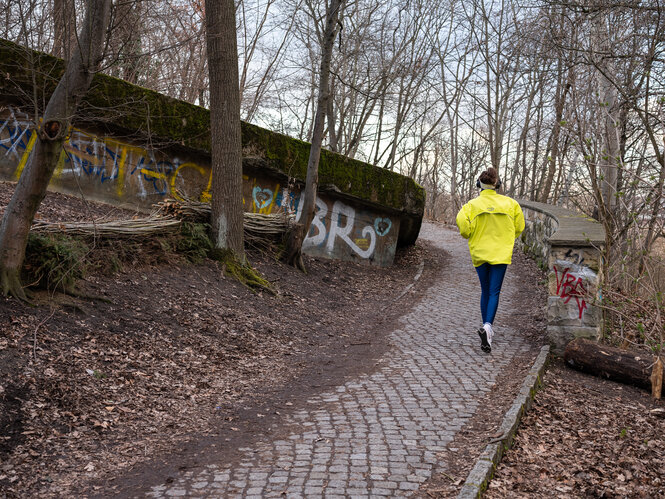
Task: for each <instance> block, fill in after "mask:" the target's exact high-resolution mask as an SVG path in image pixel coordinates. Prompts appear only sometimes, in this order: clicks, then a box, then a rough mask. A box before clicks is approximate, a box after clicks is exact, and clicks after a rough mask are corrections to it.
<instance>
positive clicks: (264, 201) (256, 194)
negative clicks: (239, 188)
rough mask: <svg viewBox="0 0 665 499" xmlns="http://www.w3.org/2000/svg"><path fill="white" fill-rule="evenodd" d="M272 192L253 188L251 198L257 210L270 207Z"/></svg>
mask: <svg viewBox="0 0 665 499" xmlns="http://www.w3.org/2000/svg"><path fill="white" fill-rule="evenodd" d="M272 195H273V192H272V191H271V190H270V189H261V188H260V187H258V186H257V187H254V190H253V191H252V197H253V198H254V204H255V205H256V207H257V208H258V209H259V210H262V209H263V208H267V207H268V206H270V202H271V201H272Z"/></svg>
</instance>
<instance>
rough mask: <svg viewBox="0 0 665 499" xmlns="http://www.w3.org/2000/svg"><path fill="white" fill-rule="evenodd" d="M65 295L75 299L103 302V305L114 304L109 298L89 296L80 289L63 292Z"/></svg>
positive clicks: (69, 289) (68, 289)
mask: <svg viewBox="0 0 665 499" xmlns="http://www.w3.org/2000/svg"><path fill="white" fill-rule="evenodd" d="M63 293H64V294H66V295H69V296H73V297H74V298H80V299H82V300H94V301H101V302H103V303H113V302H112V301H111V300H109V299H108V298H104V297H103V296H98V295H89V294H87V293H82V292H81V291H79V290H78V289H75V288H67V289H65V290H64V291H63Z"/></svg>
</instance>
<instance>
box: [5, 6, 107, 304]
mask: <svg viewBox="0 0 665 499" xmlns="http://www.w3.org/2000/svg"><path fill="white" fill-rule="evenodd" d="M110 9H111V0H91V1H90V2H89V3H88V8H87V9H86V15H85V20H84V22H83V25H82V29H81V34H80V36H79V38H78V40H79V44H78V47H77V50H74V51H73V53H72V58H71V59H70V61H69V63H68V64H67V69H66V70H65V74H64V75H63V76H62V78H61V79H60V82H59V83H58V85H57V87H56V89H55V91H54V92H53V95H52V96H51V98H50V99H49V102H48V105H47V106H46V110H45V111H44V116H43V120H42V123H41V124H40V126H39V129H38V130H37V134H38V135H37V137H38V139H37V142H36V143H35V147H34V149H33V152H32V154H31V155H30V158H29V160H28V163H27V165H26V167H25V168H24V170H23V173H22V174H21V178H20V179H19V182H18V185H17V186H16V189H15V191H14V194H13V195H12V198H11V201H10V202H9V205H8V206H7V208H6V210H5V214H4V216H3V218H2V223H1V224H0V289H1V290H2V293H3V294H4V295H12V296H15V297H17V298H19V299H21V300H25V299H26V295H25V291H24V290H23V287H22V285H21V281H20V275H19V274H20V271H21V266H22V264H23V259H24V257H25V248H26V244H27V241H28V233H29V232H30V226H31V224H32V221H33V219H34V216H35V213H36V212H37V209H38V208H39V205H40V203H41V202H42V199H44V196H45V194H46V188H47V187H48V184H49V181H50V180H51V177H52V175H53V171H54V169H55V166H56V163H57V161H58V157H59V156H60V152H61V151H62V147H63V143H64V140H65V137H66V136H67V133H68V131H69V128H70V123H71V120H72V117H73V116H74V113H75V112H76V109H77V107H78V105H79V102H80V101H81V99H82V97H83V96H84V95H85V93H86V92H87V90H88V88H89V87H90V83H91V82H92V78H93V76H94V75H95V71H96V70H97V68H98V67H99V64H100V62H101V60H102V58H103V49H104V41H105V38H106V31H107V27H108V22H109V14H110Z"/></svg>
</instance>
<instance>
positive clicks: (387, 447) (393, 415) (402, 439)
mask: <svg viewBox="0 0 665 499" xmlns="http://www.w3.org/2000/svg"><path fill="white" fill-rule="evenodd" d="M421 238H422V239H424V240H425V241H427V242H428V244H431V245H432V246H433V247H434V249H435V251H438V252H444V253H445V258H444V260H443V262H442V263H441V264H439V265H436V266H434V267H430V268H429V270H428V271H426V272H427V273H428V274H429V275H430V276H434V277H435V279H433V281H430V283H431V286H429V287H428V289H426V290H420V292H414V293H413V294H412V295H407V296H405V297H404V298H403V299H405V300H406V301H413V302H415V306H414V307H413V309H412V310H410V311H408V310H405V313H404V314H403V315H402V317H401V319H400V321H399V323H398V324H397V327H396V328H395V329H394V330H393V331H392V332H391V333H390V336H389V337H388V341H389V348H388V349H386V350H385V352H383V353H381V354H380V355H376V356H370V357H369V358H367V357H366V358H365V359H363V360H362V361H363V363H364V364H366V369H365V370H364V371H365V372H355V373H347V374H348V375H347V376H345V377H344V376H340V373H339V372H337V375H336V376H335V375H333V376H332V377H331V378H330V380H329V381H330V382H331V383H329V384H327V385H326V384H325V383H321V384H319V383H313V384H312V383H310V385H309V388H311V387H314V388H316V389H317V390H315V391H311V390H307V388H308V387H307V384H306V383H305V384H302V381H304V380H303V379H302V378H301V379H300V380H299V381H300V382H301V383H300V384H297V383H296V384H295V385H292V386H291V388H292V389H293V391H292V392H291V394H290V395H291V398H290V399H289V401H288V402H287V401H286V399H281V403H275V401H274V400H273V401H271V405H270V407H266V408H265V410H263V412H261V413H259V412H258V411H257V412H254V411H255V408H251V409H250V410H249V411H248V412H247V413H246V414H244V415H242V416H241V418H240V420H242V421H243V422H244V423H245V424H246V425H247V426H246V427H245V429H244V435H245V438H233V437H232V436H229V435H232V433H227V432H220V434H219V435H218V436H217V438H214V439H211V440H208V441H207V442H206V448H205V449H204V450H202V451H201V452H200V453H199V454H198V457H197V461H198V462H197V463H195V464H194V463H192V464H193V466H184V467H181V469H179V470H176V469H175V467H174V466H172V467H171V468H170V470H169V473H168V475H167V476H165V475H162V482H161V483H156V482H155V478H158V477H156V476H155V475H154V474H150V475H143V476H142V477H141V476H137V477H135V478H134V480H133V482H132V483H131V484H126V485H130V488H124V489H122V494H121V495H144V494H147V495H148V496H151V497H169V496H188V497H192V496H202V497H203V496H214V497H234V496H238V497H241V496H242V497H279V496H282V495H283V494H286V495H287V496H290V497H312V496H321V495H325V496H326V497H328V496H331V497H335V496H339V497H349V496H352V497H369V496H373V497H374V496H381V495H385V496H406V495H411V494H413V493H414V491H417V490H418V489H420V488H421V487H422V488H423V490H425V489H427V487H431V486H432V484H433V483H436V480H437V477H440V476H442V475H443V474H448V472H449V471H450V470H451V467H452V466H459V462H458V461H459V456H457V459H456V456H455V450H452V449H451V447H452V446H451V443H452V442H453V441H454V440H455V438H456V436H457V435H458V434H460V432H461V431H462V430H463V429H464V428H467V427H468V425H470V424H471V423H472V422H473V417H474V414H476V413H478V412H479V405H480V404H481V403H482V402H487V401H488V400H490V399H493V400H494V406H493V407H491V408H490V412H491V415H492V417H493V418H494V419H496V420H497V422H498V421H500V418H501V416H502V410H503V406H502V404H501V403H500V401H499V400H498V397H496V395H499V394H500V396H501V397H505V398H507V399H508V400H512V395H511V393H510V390H511V389H512V387H511V383H510V382H509V380H510V379H511V378H513V377H514V376H509V374H510V375H512V374H514V373H515V369H516V368H518V367H519V366H520V365H522V364H528V363H529V362H531V361H533V359H534V358H535V355H536V351H537V350H536V347H539V346H540V343H539V342H538V341H537V340H536V341H534V337H529V336H528V335H525V334H523V331H520V328H519V327H518V324H516V323H515V320H514V319H515V315H514V314H512V315H511V313H519V312H520V311H521V310H523V309H522V307H523V306H524V303H523V302H521V301H520V297H521V295H520V291H521V289H520V278H519V275H518V274H516V273H514V272H511V273H509V274H508V277H507V280H506V283H505V288H504V289H505V291H504V295H503V298H502V305H501V312H500V314H499V316H498V319H497V324H499V325H500V326H499V328H498V337H497V338H496V340H495V347H494V349H493V352H492V354H491V355H485V354H483V353H482V352H481V351H480V348H479V340H478V338H477V335H476V334H475V328H476V327H477V323H478V320H477V315H478V312H477V310H476V309H477V308H478V307H477V302H478V290H477V283H476V280H477V278H476V276H475V273H474V271H473V267H472V266H471V265H470V261H469V257H468V251H467V249H466V244H465V242H464V241H463V240H462V239H461V238H459V236H458V235H457V234H456V233H455V232H454V231H452V230H449V229H446V228H443V227H441V226H434V225H426V226H425V227H424V228H423V231H422V233H421ZM425 268H426V269H427V268H428V263H427V262H426V263H425ZM530 291H531V292H532V293H533V290H530ZM394 306H395V307H402V306H405V304H404V303H396V304H395V305H394ZM501 325H502V326H503V327H501ZM501 380H503V381H504V382H505V383H504V384H502V385H500V386H497V383H498V382H499V381H501ZM303 388H304V390H303ZM492 393H494V394H495V396H494V397H492ZM270 413H273V414H275V413H277V416H278V417H271V416H268V414H270ZM266 418H270V419H266ZM257 419H261V420H262V423H260V424H259V423H257ZM268 421H270V422H269V423H268ZM250 428H253V430H254V431H252V429H250ZM233 431H238V432H240V431H241V429H240V428H239V427H236V428H235V430H234V428H231V432H233ZM481 431H482V435H483V436H484V437H488V436H489V435H490V434H491V432H492V428H491V425H486V427H485V428H483V429H482V430H481ZM473 459H475V456H474V455H472V454H468V455H466V456H465V459H463V460H464V461H465V463H466V462H468V464H469V465H470V463H471V461H473ZM462 468H463V466H462V467H461V468H460V469H462ZM456 469H457V468H456ZM153 471H154V470H153ZM163 471H166V469H163ZM431 480H433V481H431ZM132 487H137V488H132ZM100 492H101V495H104V494H105V491H103V490H102V491H100Z"/></svg>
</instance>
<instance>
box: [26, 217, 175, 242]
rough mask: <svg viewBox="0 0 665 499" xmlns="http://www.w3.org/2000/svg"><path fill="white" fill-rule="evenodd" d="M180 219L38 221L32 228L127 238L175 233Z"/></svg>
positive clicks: (90, 235)
mask: <svg viewBox="0 0 665 499" xmlns="http://www.w3.org/2000/svg"><path fill="white" fill-rule="evenodd" d="M180 225H181V222H180V220H175V219H173V218H164V217H154V216H150V217H147V218H139V219H135V220H113V221H110V222H42V221H36V222H35V223H33V224H32V228H31V230H32V231H33V232H37V233H40V234H67V235H70V236H83V237H99V238H102V239H126V238H139V237H149V236H158V235H166V234H174V233H177V232H179V231H180Z"/></svg>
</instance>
